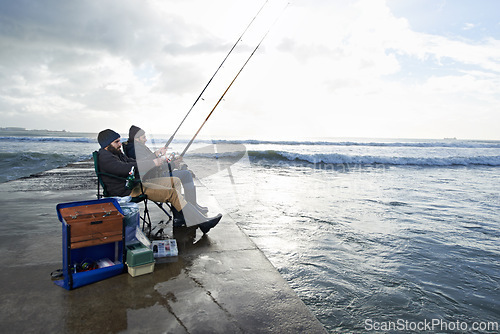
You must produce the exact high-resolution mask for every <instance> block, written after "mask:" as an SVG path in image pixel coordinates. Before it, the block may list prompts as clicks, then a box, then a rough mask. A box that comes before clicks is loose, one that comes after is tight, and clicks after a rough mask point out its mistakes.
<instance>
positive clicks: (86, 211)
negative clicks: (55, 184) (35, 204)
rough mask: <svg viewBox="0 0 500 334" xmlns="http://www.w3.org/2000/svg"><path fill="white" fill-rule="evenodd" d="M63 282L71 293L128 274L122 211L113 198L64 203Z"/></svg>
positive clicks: (60, 208)
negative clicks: (126, 272)
mask: <svg viewBox="0 0 500 334" xmlns="http://www.w3.org/2000/svg"><path fill="white" fill-rule="evenodd" d="M57 216H58V218H59V220H60V221H61V223H62V252H63V275H64V279H63V280H60V281H56V282H55V283H56V284H57V285H60V286H62V287H64V288H65V289H68V290H71V289H75V288H78V287H80V286H83V285H87V284H90V283H94V282H97V281H100V280H103V279H106V278H109V277H112V276H115V275H118V274H121V273H123V272H124V271H125V265H124V258H125V247H124V245H125V235H124V219H123V212H122V210H121V208H120V206H119V204H118V202H117V201H116V199H114V198H103V199H98V200H90V201H80V202H70V203H61V204H58V205H57Z"/></svg>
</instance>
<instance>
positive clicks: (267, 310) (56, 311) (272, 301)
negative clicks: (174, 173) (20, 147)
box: [0, 162, 326, 333]
mask: <svg viewBox="0 0 500 334" xmlns="http://www.w3.org/2000/svg"><path fill="white" fill-rule="evenodd" d="M92 168H93V167H92V165H91V163H89V162H84V163H77V164H73V165H70V166H68V167H66V168H59V169H55V170H51V171H49V172H45V173H42V174H39V175H37V176H33V177H29V178H24V179H20V180H16V181H11V182H7V183H3V184H0V192H1V193H2V200H1V201H0V210H1V213H2V221H1V222H0V252H1V254H2V256H1V257H0V268H1V270H0V282H1V284H0V295H1V300H0V324H1V326H0V332H5V333H325V332H326V331H325V329H324V327H323V326H322V325H321V324H320V323H319V321H318V320H317V319H316V318H315V317H314V316H313V315H312V314H311V312H310V311H309V309H308V308H307V307H306V306H305V305H304V303H303V302H302V301H301V300H300V299H299V298H298V297H297V295H296V294H295V292H294V291H293V290H292V289H291V288H290V287H289V286H288V284H287V282H286V281H285V280H284V279H283V278H282V277H281V276H280V275H279V273H278V272H277V271H276V269H275V268H274V267H273V266H272V265H271V263H270V262H269V261H268V260H267V259H266V257H265V256H264V255H263V253H262V252H261V251H260V250H259V249H258V248H257V247H256V246H255V244H254V243H253V242H252V241H251V240H250V239H249V238H248V237H247V236H246V234H245V233H244V232H243V231H241V229H240V228H239V227H238V226H237V224H236V222H235V221H233V220H232V219H231V217H229V216H228V215H225V216H224V217H223V219H222V221H221V222H220V223H219V225H218V226H217V227H216V228H214V229H213V230H212V231H210V232H209V233H208V234H207V235H205V236H202V235H201V232H200V231H199V230H197V231H196V230H193V229H175V230H173V229H172V228H170V230H169V231H168V232H169V234H171V235H173V236H174V237H175V238H176V239H177V242H178V245H179V256H178V257H176V258H171V259H165V260H162V261H158V262H157V263H156V265H155V268H154V272H153V273H151V274H146V275H142V276H137V277H132V276H130V275H129V274H128V273H124V274H121V275H118V276H115V277H112V278H109V279H106V280H103V281H99V282H96V283H93V284H90V285H86V286H83V287H80V288H77V289H75V290H71V291H68V290H66V289H63V288H61V287H59V286H56V285H55V284H54V282H53V281H52V279H51V276H50V273H51V272H52V271H54V270H56V269H60V268H62V249H61V247H62V246H61V244H62V242H61V239H62V231H61V223H60V222H59V220H58V219H57V214H56V205H57V204H58V203H64V202H72V201H81V200H91V199H95V198H96V197H95V194H96V183H95V182H96V181H95V176H94V173H93V169H92ZM150 210H151V212H152V213H153V221H155V220H156V221H158V220H159V219H161V218H163V213H161V211H160V210H157V209H156V208H154V207H150Z"/></svg>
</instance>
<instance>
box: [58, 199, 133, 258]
mask: <svg viewBox="0 0 500 334" xmlns="http://www.w3.org/2000/svg"><path fill="white" fill-rule="evenodd" d="M60 213H61V216H62V217H63V219H64V221H65V222H66V224H68V225H69V226H70V229H71V233H70V242H71V244H70V247H71V248H81V247H88V246H93V245H99V244H103V243H108V242H115V241H121V239H122V233H123V215H122V214H121V213H120V212H118V210H117V209H116V207H115V206H114V205H113V203H99V204H91V205H84V206H74V207H67V208H62V209H61V210H60Z"/></svg>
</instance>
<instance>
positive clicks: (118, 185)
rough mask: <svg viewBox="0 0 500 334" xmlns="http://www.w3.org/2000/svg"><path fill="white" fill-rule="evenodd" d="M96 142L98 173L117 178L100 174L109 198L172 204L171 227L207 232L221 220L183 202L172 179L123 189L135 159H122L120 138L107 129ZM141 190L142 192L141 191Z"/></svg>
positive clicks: (178, 184) (152, 163)
mask: <svg viewBox="0 0 500 334" xmlns="http://www.w3.org/2000/svg"><path fill="white" fill-rule="evenodd" d="M97 141H98V142H99V145H100V146H101V149H100V150H99V152H98V162H99V168H100V171H101V172H103V173H108V174H112V175H116V176H118V177H120V179H118V178H114V177H111V176H106V175H102V177H101V178H102V181H103V182H104V184H105V185H106V188H107V190H108V192H109V194H110V196H120V197H123V196H129V195H130V196H132V197H136V196H139V195H140V194H142V191H144V193H145V194H146V195H147V197H148V198H149V199H151V200H153V201H155V202H162V203H166V202H169V203H171V204H172V211H173V214H174V226H182V225H185V226H198V227H199V228H200V229H201V231H202V232H203V233H207V232H208V231H209V230H210V229H211V228H212V227H214V226H215V225H217V224H218V223H219V221H220V220H221V218H222V215H221V214H218V215H217V216H215V217H211V218H207V217H205V216H204V215H203V214H202V213H201V212H200V211H199V210H198V209H197V208H196V207H195V206H193V205H192V204H191V203H188V202H186V200H185V199H184V197H183V196H182V195H181V194H180V192H179V191H178V189H180V187H181V182H180V180H179V179H178V178H176V177H172V178H170V177H163V178H158V179H155V180H151V182H143V183H142V187H141V185H140V184H139V185H137V186H135V187H134V188H133V189H131V190H130V189H128V188H127V187H126V185H125V184H126V181H125V180H126V177H127V176H128V175H129V173H130V171H131V170H132V167H133V168H134V169H135V170H136V171H137V170H138V165H137V161H136V160H135V159H132V158H129V157H126V156H125V155H124V154H123V153H122V151H121V147H122V144H121V141H120V135H119V134H118V133H116V132H115V131H113V130H111V129H106V130H103V131H101V132H100V133H99V135H98V136H97ZM160 160H161V159H159V158H158V159H155V160H146V161H141V164H143V165H149V167H151V168H153V167H155V166H159V164H160V163H161V161H160ZM141 188H142V189H141Z"/></svg>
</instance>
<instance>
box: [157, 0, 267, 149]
mask: <svg viewBox="0 0 500 334" xmlns="http://www.w3.org/2000/svg"><path fill="white" fill-rule="evenodd" d="M268 1H269V0H266V2H264V4H263V5H262V7H260V9H259V11H258V12H257V14H255V16H254V17H253V19H252V20H251V21H250V23H249V24H248V26H247V27H246V28H245V30H244V31H243V33H242V34H241V36H240V37H239V38H238V39H237V40H236V43H234V45H233V47H232V48H231V50H229V52H228V53H227V55H226V57H225V58H224V60H223V61H222V63H221V64H220V65H219V67H218V68H217V70H216V71H215V73H214V75H212V77H211V78H210V80H208V83H207V84H206V85H205V88H203V90H202V91H201V93H200V95H198V97H197V98H196V100H195V101H194V103H193V105H192V106H191V108H190V109H189V111H188V112H187V114H186V115H185V116H184V118H183V120H182V121H181V123H180V124H179V126H178V127H177V129H176V130H175V131H174V133H173V134H172V136H170V138H169V140H168V141H167V143H166V144H165V148H167V147H168V145H170V143H171V142H172V140H174V137H175V135H176V134H177V131H179V129H180V127H181V126H182V124H183V123H184V121H185V120H186V118H187V117H188V116H189V114H190V113H191V110H193V108H194V106H195V105H196V103H198V101H199V100H200V98H201V96H202V95H203V93H204V92H205V90H206V89H207V87H208V86H209V85H210V83H211V82H212V79H213V78H214V77H215V76H216V75H217V72H219V70H220V69H221V67H222V65H224V63H225V62H226V59H227V58H228V57H229V55H230V54H231V52H233V50H234V48H235V47H236V45H238V43H239V42H240V41H241V40H242V38H243V35H245V33H246V32H247V30H248V28H250V26H251V25H252V23H253V21H255V19H256V18H257V16H259V14H260V12H261V11H262V9H263V8H264V6H265V5H266V4H267V2H268Z"/></svg>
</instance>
